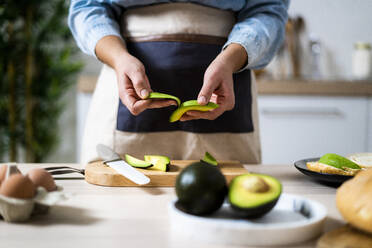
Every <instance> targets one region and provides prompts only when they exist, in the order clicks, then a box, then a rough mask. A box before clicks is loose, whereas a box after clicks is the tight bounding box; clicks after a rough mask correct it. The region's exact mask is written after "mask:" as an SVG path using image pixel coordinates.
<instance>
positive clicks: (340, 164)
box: [318, 153, 360, 170]
mask: <svg viewBox="0 0 372 248" xmlns="http://www.w3.org/2000/svg"><path fill="white" fill-rule="evenodd" d="M318 162H319V163H322V164H326V165H330V166H333V167H336V168H338V169H341V170H344V168H345V167H346V168H350V169H360V166H359V165H357V164H356V163H354V162H353V161H351V160H349V159H347V158H345V157H342V156H340V155H337V154H334V153H327V154H324V155H323V156H322V157H321V158H320V159H319V161H318Z"/></svg>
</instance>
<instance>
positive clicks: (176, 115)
mask: <svg viewBox="0 0 372 248" xmlns="http://www.w3.org/2000/svg"><path fill="white" fill-rule="evenodd" d="M218 107H219V106H218V104H216V103H213V102H209V103H208V104H206V105H200V104H199V103H198V101H197V100H190V101H186V102H183V103H182V104H181V105H180V106H179V107H178V108H177V109H176V110H175V111H173V113H172V114H171V116H170V117H169V121H170V122H175V121H178V120H179V119H180V118H181V117H182V115H183V114H184V113H186V112H187V111H190V110H197V111H204V112H205V111H210V110H212V109H216V108H218Z"/></svg>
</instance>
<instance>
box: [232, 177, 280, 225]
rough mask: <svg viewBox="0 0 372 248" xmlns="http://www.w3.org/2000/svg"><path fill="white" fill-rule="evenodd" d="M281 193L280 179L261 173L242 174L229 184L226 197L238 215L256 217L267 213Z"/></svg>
mask: <svg viewBox="0 0 372 248" xmlns="http://www.w3.org/2000/svg"><path fill="white" fill-rule="evenodd" d="M281 193H282V185H281V183H280V181H279V180H278V179H276V178H274V177H271V176H268V175H263V174H253V173H252V174H243V175H240V176H237V177H235V178H234V179H233V180H232V181H231V183H230V186H229V193H228V198H229V202H230V204H231V207H232V209H233V210H235V213H236V214H237V215H239V216H242V217H246V218H257V217H260V216H262V215H264V214H266V213H268V212H269V211H270V210H271V209H272V208H273V207H274V206H275V204H276V203H277V201H278V199H279V197H280V195H281Z"/></svg>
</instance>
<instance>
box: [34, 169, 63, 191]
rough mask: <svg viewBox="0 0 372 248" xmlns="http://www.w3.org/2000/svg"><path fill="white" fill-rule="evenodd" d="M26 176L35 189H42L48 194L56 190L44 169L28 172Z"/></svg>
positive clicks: (51, 178)
mask: <svg viewBox="0 0 372 248" xmlns="http://www.w3.org/2000/svg"><path fill="white" fill-rule="evenodd" d="M27 175H28V177H29V178H30V179H31V181H32V182H33V183H34V184H35V186H36V187H39V186H40V187H43V188H45V189H46V190H47V191H49V192H50V191H54V190H56V189H57V186H56V184H55V182H54V179H53V177H52V175H51V174H50V173H49V172H47V171H46V170H44V169H33V170H30V171H29V172H28V174H27Z"/></svg>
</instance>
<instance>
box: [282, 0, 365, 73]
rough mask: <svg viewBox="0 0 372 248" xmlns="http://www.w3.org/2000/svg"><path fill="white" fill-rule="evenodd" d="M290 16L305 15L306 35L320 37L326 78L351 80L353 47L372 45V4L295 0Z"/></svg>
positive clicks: (356, 0)
mask: <svg viewBox="0 0 372 248" xmlns="http://www.w3.org/2000/svg"><path fill="white" fill-rule="evenodd" d="M289 14H290V15H291V16H294V15H301V16H303V17H304V19H305V22H306V24H305V25H306V28H307V32H308V33H314V34H316V35H318V37H319V38H320V41H321V43H322V48H323V56H322V57H321V64H322V65H323V66H322V72H323V75H324V76H325V78H351V55H352V51H353V44H354V43H355V42H357V41H367V42H370V43H372V27H371V23H372V1H369V0H310V1H309V0H292V1H291V5H290V8H289Z"/></svg>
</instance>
